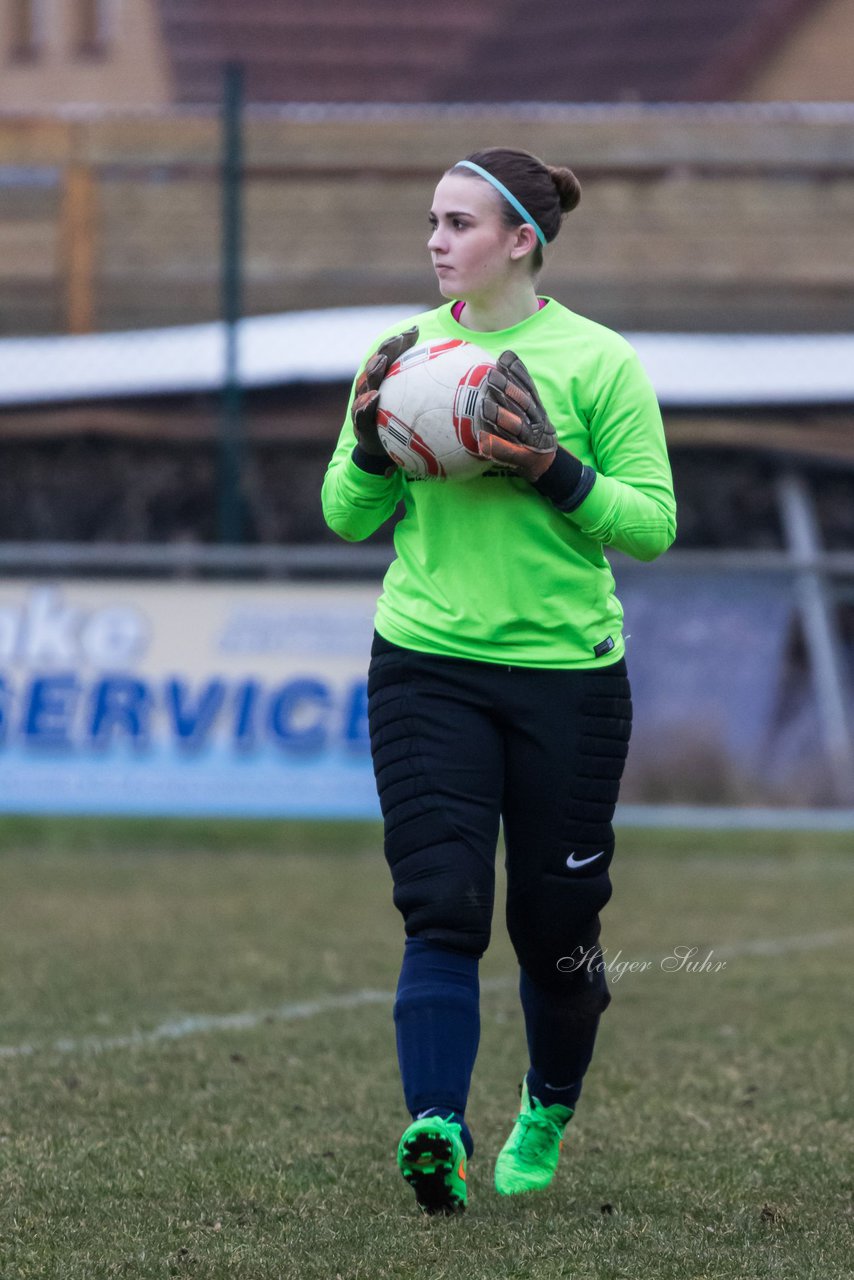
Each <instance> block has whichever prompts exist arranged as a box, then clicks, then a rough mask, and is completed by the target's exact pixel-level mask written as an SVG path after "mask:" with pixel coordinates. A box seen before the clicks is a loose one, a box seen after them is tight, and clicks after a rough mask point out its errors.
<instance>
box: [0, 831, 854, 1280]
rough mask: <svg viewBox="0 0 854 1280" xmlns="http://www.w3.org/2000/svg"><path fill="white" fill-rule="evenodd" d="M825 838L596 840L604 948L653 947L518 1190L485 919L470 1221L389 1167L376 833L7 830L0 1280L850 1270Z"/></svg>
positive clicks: (830, 847) (850, 929)
mask: <svg viewBox="0 0 854 1280" xmlns="http://www.w3.org/2000/svg"><path fill="white" fill-rule="evenodd" d="M851 844H852V842H851V840H850V838H849V837H845V836H822V837H818V836H809V835H805V834H803V833H797V834H792V835H777V834H771V833H749V834H733V833H726V834H721V835H716V834H710V833H697V834H690V833H674V832H668V833H666V834H665V833H656V832H640V831H628V830H627V831H623V832H621V833H620V839H619V843H618V855H617V859H616V861H615V868H614V872H615V874H614V878H615V882H616V893H615V898H614V900H613V902H612V903H611V905H610V906H609V907H608V910H607V912H606V915H605V931H604V935H603V941H604V943H605V945H606V946H607V948H608V959H609V960H610V961H611V962H612V965H613V966H616V965H618V964H619V962H620V961H621V960H623V961H627V962H636V963H637V962H641V961H644V960H647V961H649V962H650V963H649V967H648V968H646V969H643V970H639V969H637V968H636V969H635V971H634V972H624V973H623V974H622V976H620V977H617V980H616V981H614V978H615V977H616V975H617V973H618V969H617V968H616V967H613V968H612V991H613V994H614V1000H613V1003H612V1006H611V1008H610V1009H609V1011H608V1013H607V1014H606V1016H605V1018H604V1019H603V1023H602V1029H601V1032H600V1037H599V1045H598V1050H597V1056H596V1058H595V1060H594V1063H593V1066H592V1068H591V1070H590V1073H589V1075H588V1078H587V1083H586V1086H585V1093H584V1096H583V1098H582V1102H581V1105H580V1108H579V1112H578V1115H577V1116H576V1118H575V1120H573V1122H572V1125H571V1128H570V1131H569V1135H568V1140H567V1142H566V1144H565V1147H564V1154H563V1158H562V1164H561V1168H560V1169H559V1171H558V1176H557V1179H556V1182H555V1184H554V1185H553V1187H552V1188H551V1189H550V1190H549V1191H548V1192H546V1193H545V1194H543V1195H542V1196H540V1197H535V1198H520V1199H518V1198H517V1199H499V1198H498V1197H497V1196H496V1195H495V1193H494V1191H493V1190H492V1187H491V1175H492V1161H493V1160H494V1156H495V1154H496V1152H497V1151H498V1149H499V1147H500V1145H501V1143H502V1141H503V1139H504V1137H505V1135H506V1132H507V1131H508V1127H509V1124H510V1122H511V1121H512V1118H513V1115H514V1108H515V1104H516V1101H517V1093H516V1089H517V1085H518V1082H519V1079H520V1077H521V1073H522V1071H523V1069H524V1065H525V1055H524V1038H523V1033H522V1025H521V1019H520V1015H519V1011H518V1007H517V999H516V995H515V988H514V964H513V959H512V955H511V952H510V950H509V947H508V944H507V940H506V936H505V933H504V927H503V920H502V915H501V912H500V911H497V912H496V922H495V938H494V941H493V945H492V947H491V948H490V951H489V953H488V956H487V958H486V960H485V961H484V964H483V966H482V972H483V978H484V979H485V980H488V981H485V983H484V988H485V989H484V993H483V999H482V1011H483V1031H482V1039H481V1051H480V1056H479V1059H478V1064H477V1067H476V1070H475V1078H474V1082H473V1089H472V1097H471V1103H470V1109H469V1119H470V1123H471V1125H472V1129H473V1131H474V1135H475V1140H476V1142H477V1152H476V1154H475V1157H474V1160H473V1161H472V1162H471V1165H470V1175H469V1186H470V1201H469V1212H468V1213H467V1214H466V1215H465V1216H464V1217H462V1218H460V1219H453V1220H435V1219H428V1218H422V1217H421V1216H420V1215H418V1213H417V1212H416V1210H415V1208H414V1201H413V1199H412V1196H411V1192H410V1191H409V1189H408V1188H407V1187H406V1186H405V1184H404V1183H403V1181H402V1180H401V1179H400V1177H399V1175H398V1173H397V1170H396V1167H395V1162H394V1152H395V1148H396V1144H397V1139H398V1137H399V1134H400V1131H401V1129H402V1127H403V1125H404V1124H405V1123H406V1119H407V1118H406V1115H405V1112H404V1109H403V1104H402V1098H401V1093H400V1086H399V1082H398V1079H397V1069H396V1062H395V1059H394V1042H393V1033H392V1024H391V1016H390V1015H391V991H392V989H393V986H394V982H395V979H396V971H397V964H398V958H399V950H400V941H401V938H400V924H399V920H398V917H397V915H396V913H395V911H394V909H393V907H392V906H391V905H390V901H389V892H388V885H387V873H386V869H385V866H384V863H383V861H382V856H381V853H380V852H379V837H378V831H377V829H376V828H375V827H373V826H370V825H367V826H344V825H342V826H310V825H307V824H294V825H287V824H272V823H266V824H265V823H259V824H234V823H233V824H226V823H219V824H211V825H204V824H199V823H185V824H180V823H122V822H115V821H113V822H96V821H91V822H89V821H80V820H78V821H69V822H61V821H56V820H52V821H45V822H36V821H24V820H12V819H5V820H3V821H2V822H0V993H2V998H1V999H0V1073H2V1081H3V1084H2V1090H1V1091H0V1099H2V1101H0V1107H2V1113H1V1114H0V1280H24V1278H25V1277H26V1278H28V1280H29V1278H33V1280H54V1278H55V1280H96V1278H98V1280H99V1278H100V1277H114V1276H127V1277H138V1278H140V1280H143V1278H145V1280H147V1278H148V1277H152V1278H154V1277H158V1278H160V1277H170V1276H181V1277H184V1276H186V1277H198V1278H201V1277H212V1278H213V1277H217V1278H219V1277H223V1278H225V1277H229V1278H232V1277H234V1278H238V1280H256V1278H257V1280H262V1278H273V1277H276V1278H278V1277H283V1278H285V1277H286V1278H287V1280H290V1278H291V1277H293V1278H295V1280H297V1278H299V1280H303V1278H304V1280H315V1278H317V1280H321V1278H322V1280H336V1278H337V1277H341V1280H357V1278H358V1280H380V1278H384V1277H389V1278H392V1277H394V1278H403V1280H407V1278H408V1277H425V1278H426V1277H430V1278H431V1280H443V1278H446V1277H447V1278H456V1277H461V1278H462V1277H465V1278H466V1280H485V1278H486V1277H500V1278H502V1280H503V1278H510V1277H532V1278H536V1280H551V1278H552V1277H567V1278H570V1280H617V1278H620V1280H645V1278H646V1277H650V1278H653V1277H654V1278H655V1280H699V1278H700V1277H709V1278H711V1277H714V1278H715V1280H718V1278H720V1280H723V1278H724V1277H727V1278H730V1277H731V1278H732V1280H736V1278H737V1280H747V1278H753V1277H756V1278H759V1277H763V1278H764V1277H820V1278H821V1280H842V1278H843V1277H851V1276H852V1275H854V1160H853V1159H852V1156H853V1155H854V1152H852V1124H851V1121H852V1087H851V1086H852V1080H851V1070H852V1068H851V1049H852V1034H851V1033H852V1026H851V996H850V989H849V988H850V980H851V958H852V944H854V923H852V921H854V910H852V909H853V908H854V850H852V847H851ZM683 946H684V947H696V948H697V954H696V956H695V960H696V961H701V960H703V959H704V958H706V957H707V955H708V952H709V950H710V949H711V950H712V952H713V955H712V957H711V961H710V963H709V966H708V967H706V968H705V969H704V970H703V971H699V972H696V971H695V972H689V971H687V969H686V968H680V969H678V970H676V971H669V972H668V971H667V966H666V965H663V964H662V961H664V960H665V959H666V957H668V956H669V955H671V954H672V953H674V949H675V948H677V947H683ZM618 952H621V953H622V954H621V955H618ZM723 961H725V965H724V967H722V968H719V969H717V971H715V970H714V966H715V965H717V964H718V963H720V962H723ZM674 963H675V962H674Z"/></svg>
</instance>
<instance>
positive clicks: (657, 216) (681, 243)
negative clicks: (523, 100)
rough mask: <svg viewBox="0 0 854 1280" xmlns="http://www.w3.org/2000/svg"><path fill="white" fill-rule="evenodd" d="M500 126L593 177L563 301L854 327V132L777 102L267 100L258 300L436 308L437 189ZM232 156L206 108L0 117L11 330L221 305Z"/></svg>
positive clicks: (172, 314)
mask: <svg viewBox="0 0 854 1280" xmlns="http://www.w3.org/2000/svg"><path fill="white" fill-rule="evenodd" d="M498 142H502V143H508V144H510V145H520V146H524V147H527V148H529V149H531V150H533V151H535V152H537V153H538V154H540V155H542V156H543V157H544V158H546V159H547V160H550V161H552V162H555V163H568V164H571V165H572V166H573V167H574V168H575V169H576V170H577V172H578V174H579V177H580V178H581V180H582V185H583V188H584V197H583V200H582V203H581V206H580V208H579V209H578V210H577V211H576V212H575V213H574V214H572V215H571V216H570V218H569V220H568V222H567V224H566V227H565V229H564V231H563V233H562V235H561V237H560V239H559V240H558V242H557V244H556V245H555V246H554V247H553V248H552V249H551V251H550V253H549V255H548V261H547V266H546V270H545V272H544V274H543V277H542V280H541V287H542V289H543V290H544V291H545V292H549V293H552V294H553V295H555V296H557V297H558V298H560V300H561V301H563V302H566V303H567V304H568V305H569V306H572V307H574V308H575V309H577V310H579V311H582V312H585V313H586V314H588V315H591V316H593V317H594V318H596V319H599V320H601V321H603V322H604V323H606V324H610V325H613V326H614V327H616V328H623V329H625V328H643V329H681V330H703V329H708V330H734V329H738V330H740V329H746V330H761V329H773V330H780V329H782V330H797V329H815V330H838V329H847V328H850V327H851V324H852V322H854V251H852V250H854V233H852V227H854V129H852V127H851V121H850V119H848V118H847V117H845V116H844V115H841V116H840V117H839V118H838V119H834V118H833V114H832V112H831V113H824V114H822V113H816V114H815V115H814V116H812V117H811V116H810V115H809V114H807V113H805V112H798V111H797V110H786V109H785V108H783V109H779V110H775V109H773V108H772V109H768V110H766V111H762V110H760V111H758V112H756V113H753V114H747V113H745V112H743V111H739V110H738V109H730V108H727V107H722V108H719V109H716V110H712V111H710V112H701V111H693V110H690V109H689V110H686V111H682V112H681V113H680V109H678V108H676V109H673V110H665V111H650V110H643V109H639V110H632V109H629V108H627V109H625V110H619V109H618V110H616V111H614V110H610V111H606V110H603V111H601V112H598V113H597V112H595V111H592V110H588V111H584V110H579V111H577V112H575V113H572V112H565V113H564V114H563V116H561V117H556V118H547V117H546V116H545V115H544V118H543V119H541V120H537V119H534V118H530V119H527V120H526V119H516V118H511V117H510V116H507V115H505V117H504V118H503V119H501V120H498V119H495V118H490V117H488V116H478V115H476V114H461V113H457V114H451V113H449V114H448V115H447V116H441V115H438V114H434V115H433V116H432V117H430V118H419V117H417V116H413V115H410V114H407V113H405V112H402V113H401V112H398V113H394V114H388V115H381V114H378V115H377V116H376V118H374V119H370V120H366V119H364V118H362V119H349V120H348V119H341V120H329V119H327V120H320V119H318V120H312V119H310V118H288V117H287V116H286V115H285V116H282V117H280V118H266V119H264V118H257V117H256V118H254V119H252V120H250V121H249V123H248V125H247V182H246V288H245V298H246V306H247V309H248V311H250V312H251V313H256V314H257V313H263V312H275V311H282V310H290V309H294V308H303V307H325V306H337V305H348V306H352V305H354V304H358V303H360V302H365V303H380V302H411V303H413V304H414V305H418V306H420V305H425V304H426V305H429V304H430V303H431V302H434V301H438V295H437V294H436V291H435V287H434V283H433V278H432V272H431V271H430V269H429V265H428V261H427V254H426V251H425V247H424V246H425V241H426V236H427V222H426V212H427V209H428V207H429V204H430V199H431V196H432V190H433V186H434V184H435V181H436V179H437V177H438V175H439V174H440V173H441V171H442V170H443V169H444V168H445V167H446V166H448V165H449V164H450V163H452V162H453V161H454V160H455V159H457V158H459V157H460V156H462V155H464V154H466V152H468V151H471V150H474V149H475V148H476V147H478V146H481V145H489V144H493V143H498ZM218 154H219V126H218V123H217V120H216V118H215V117H214V116H211V115H203V114H202V115H193V114H189V115H188V114H185V115H175V114H173V115H169V114H158V113H153V114H150V115H148V116H137V117H120V116H116V117H111V118H102V119H94V118H93V119H91V120H86V119H81V120H76V121H75V120H60V119H49V118H44V117H43V118H35V117H34V118H23V117H10V116H5V117H3V116H0V335H13V334H21V333H33V334H36V333H47V332H55V331H62V330H65V329H72V330H75V331H82V330H86V329H87V328H94V329H98V330H108V329H114V328H128V327H137V326H148V325H163V324H180V323H185V322H191V321H196V320H208V319H211V318H214V317H215V316H216V314H217V309H218V305H219V302H218V299H219V283H218V282H219V252H220V250H219V240H220V213H219V210H220V194H219V187H218V182H217V172H218V171H217V164H218Z"/></svg>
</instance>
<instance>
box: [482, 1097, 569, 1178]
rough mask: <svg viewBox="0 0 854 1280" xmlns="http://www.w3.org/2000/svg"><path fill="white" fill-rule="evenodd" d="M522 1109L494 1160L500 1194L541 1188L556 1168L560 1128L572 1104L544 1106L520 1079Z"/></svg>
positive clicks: (558, 1154) (561, 1143)
mask: <svg viewBox="0 0 854 1280" xmlns="http://www.w3.org/2000/svg"><path fill="white" fill-rule="evenodd" d="M521 1092H522V1110H521V1111H520V1112H519V1115H518V1116H517V1118H516V1123H515V1124H514V1126H513V1130H512V1132H511V1134H510V1137H509V1138H508V1139H507V1141H506V1142H505V1143H504V1146H503V1147H502V1148H501V1151H500V1152H499V1155H498V1159H497V1160H496V1162H495V1189H496V1191H497V1192H498V1194H499V1195H501V1196H518V1195H521V1194H522V1193H523V1192H526V1191H542V1190H544V1189H545V1188H546V1187H547V1186H548V1185H549V1183H550V1182H551V1180H552V1178H553V1177H554V1176H555V1172H556V1170H557V1162H558V1159H559V1157H560V1149H561V1147H562V1146H563V1131H564V1128H565V1127H566V1125H567V1123H568V1122H569V1121H570V1120H571V1119H572V1116H573V1111H572V1108H571V1107H562V1106H559V1105H558V1104H557V1103H555V1104H554V1106H551V1107H544V1106H543V1104H542V1103H541V1102H540V1100H539V1099H538V1098H532V1097H531V1096H530V1094H529V1093H528V1083H527V1080H523V1081H522V1091H521Z"/></svg>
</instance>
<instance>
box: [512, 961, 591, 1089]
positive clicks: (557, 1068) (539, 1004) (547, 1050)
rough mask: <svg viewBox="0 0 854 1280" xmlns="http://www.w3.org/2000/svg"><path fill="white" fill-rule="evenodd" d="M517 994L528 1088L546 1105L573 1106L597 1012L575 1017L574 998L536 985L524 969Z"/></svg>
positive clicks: (586, 1066)
mask: <svg viewBox="0 0 854 1280" xmlns="http://www.w3.org/2000/svg"><path fill="white" fill-rule="evenodd" d="M519 994H520V996H521V998H522V1009H523V1011H524V1014H525V1032H526V1035H527V1039H528V1054H529V1056H530V1060H531V1069H530V1070H529V1072H528V1075H527V1081H528V1092H529V1093H530V1094H533V1096H534V1097H535V1098H537V1099H539V1101H540V1102H542V1103H543V1105H544V1106H546V1107H550V1106H552V1105H553V1104H554V1103H555V1102H559V1103H560V1105H561V1106H562V1107H572V1108H573V1109H574V1108H575V1104H576V1103H577V1102H578V1098H579V1095H580V1094H581V1084H582V1081H583V1078H584V1073H585V1071H586V1070H587V1068H588V1067H589V1066H590V1061H591V1059H592V1057H593V1045H594V1043H595V1040H596V1032H597V1030H598V1027H599V1016H598V1014H594V1015H593V1016H590V1015H587V1016H584V1017H579V1016H578V1015H577V1012H576V1009H575V1005H574V1001H572V1000H571V999H569V1000H568V999H567V997H566V996H564V995H563V994H562V993H561V992H555V991H549V990H546V989H545V988H544V987H540V986H538V985H537V984H536V983H535V982H534V981H533V980H532V979H531V978H530V977H529V976H528V974H527V973H526V972H525V970H524V969H522V970H521V971H520V975H519Z"/></svg>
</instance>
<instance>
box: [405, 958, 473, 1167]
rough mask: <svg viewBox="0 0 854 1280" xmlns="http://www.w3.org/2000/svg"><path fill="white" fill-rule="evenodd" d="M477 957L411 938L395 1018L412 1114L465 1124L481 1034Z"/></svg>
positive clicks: (469, 1142) (469, 1144) (466, 1139)
mask: <svg viewBox="0 0 854 1280" xmlns="http://www.w3.org/2000/svg"><path fill="white" fill-rule="evenodd" d="M479 1003H480V984H479V982H478V961H477V960H475V959H474V958H473V957H472V956H466V955H463V954H462V953H461V952H457V951H449V950H447V948H445V947H439V946H437V945H436V944H435V943H432V942H425V941H423V940H422V939H421V938H407V940H406V946H405V948H404V952H403V964H402V966H401V970H400V979H399V981H398V984H397V998H396V1000H395V1004H394V1021H395V1028H396V1032H397V1057H398V1062H399V1063H400V1076H401V1081H402V1083H403V1096H404V1098H405V1099H406V1106H407V1108H408V1110H409V1112H410V1114H411V1115H412V1117H413V1119H415V1118H416V1117H417V1116H419V1115H422V1114H423V1113H424V1112H427V1113H428V1114H430V1115H441V1116H442V1117H443V1118H445V1119H447V1118H449V1117H453V1119H454V1120H455V1121H456V1122H457V1123H458V1124H460V1125H461V1127H462V1137H463V1144H464V1146H465V1147H466V1152H467V1154H468V1155H471V1153H472V1150H473V1143H472V1139H471V1134H470V1133H469V1131H468V1126H467V1125H466V1123H465V1120H464V1119H463V1117H464V1115H465V1109H466V1102H467V1101H468V1092H469V1084H470V1082H471V1073H472V1069H473V1068H474V1060H475V1058H476V1056H477V1046H478V1042H479V1040H480V1009H479Z"/></svg>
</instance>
